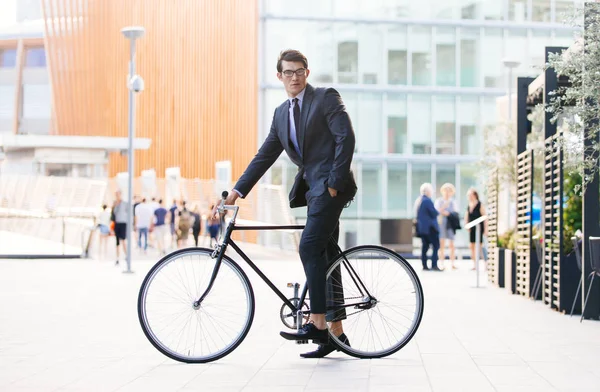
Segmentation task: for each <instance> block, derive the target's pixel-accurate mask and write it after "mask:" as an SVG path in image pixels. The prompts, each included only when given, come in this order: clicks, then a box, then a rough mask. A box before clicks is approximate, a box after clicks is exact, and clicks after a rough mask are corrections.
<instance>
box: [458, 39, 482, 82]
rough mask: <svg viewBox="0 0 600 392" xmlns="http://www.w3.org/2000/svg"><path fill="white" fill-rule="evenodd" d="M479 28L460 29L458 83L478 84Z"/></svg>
mask: <svg viewBox="0 0 600 392" xmlns="http://www.w3.org/2000/svg"><path fill="white" fill-rule="evenodd" d="M478 46H479V29H468V28H465V29H462V31H461V40H460V85H461V86H462V87H478V86H479V68H480V67H479V64H478V52H479V50H478V49H479V48H478Z"/></svg>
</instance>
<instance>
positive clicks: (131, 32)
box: [121, 26, 146, 273]
mask: <svg viewBox="0 0 600 392" xmlns="http://www.w3.org/2000/svg"><path fill="white" fill-rule="evenodd" d="M145 32H146V30H145V29H144V28H143V27H141V26H130V27H125V28H123V29H122V30H121V33H122V34H123V35H124V36H125V38H127V39H128V40H129V41H130V50H129V74H128V75H127V88H128V89H129V127H128V144H127V205H128V208H127V270H126V271H124V272H127V273H131V272H133V271H132V270H131V248H132V247H133V245H132V237H133V236H132V234H131V233H132V229H133V172H134V171H133V165H134V159H133V158H134V157H133V154H134V149H133V140H134V139H135V128H134V122H135V96H134V94H135V93H139V92H141V91H142V90H143V89H144V79H142V78H141V76H139V75H136V74H135V40H136V39H138V38H141V37H143V36H144V33H145Z"/></svg>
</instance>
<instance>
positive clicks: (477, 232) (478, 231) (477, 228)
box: [475, 224, 481, 288]
mask: <svg viewBox="0 0 600 392" xmlns="http://www.w3.org/2000/svg"><path fill="white" fill-rule="evenodd" d="M480 237H481V227H480V226H479V224H477V225H476V226H475V275H477V284H476V287H477V288H479V254H480V253H481V240H480Z"/></svg>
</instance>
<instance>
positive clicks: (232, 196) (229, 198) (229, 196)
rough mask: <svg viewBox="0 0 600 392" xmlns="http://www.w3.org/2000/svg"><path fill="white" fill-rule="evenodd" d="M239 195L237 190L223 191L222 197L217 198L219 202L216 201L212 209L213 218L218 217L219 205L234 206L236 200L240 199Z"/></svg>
mask: <svg viewBox="0 0 600 392" xmlns="http://www.w3.org/2000/svg"><path fill="white" fill-rule="evenodd" d="M238 197H240V196H239V195H238V193H237V192H235V191H231V192H229V193H228V192H223V195H222V197H221V198H220V199H219V200H217V202H216V203H215V207H214V208H213V210H212V217H213V219H216V217H217V214H218V213H219V207H220V206H222V205H223V206H232V205H235V201H236V200H237V199H238Z"/></svg>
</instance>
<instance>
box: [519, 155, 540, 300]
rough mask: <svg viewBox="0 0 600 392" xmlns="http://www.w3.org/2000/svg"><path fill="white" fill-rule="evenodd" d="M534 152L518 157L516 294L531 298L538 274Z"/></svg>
mask: <svg viewBox="0 0 600 392" xmlns="http://www.w3.org/2000/svg"><path fill="white" fill-rule="evenodd" d="M532 211H533V151H532V150H527V151H525V152H522V153H521V154H519V155H518V156H517V240H516V242H517V243H516V253H517V273H516V278H517V280H516V293H517V294H520V295H523V296H526V297H529V293H530V291H531V286H532V283H533V280H534V279H535V277H534V278H533V279H532V276H534V275H535V273H536V272H537V268H535V271H534V270H533V268H532V260H531V237H532V230H533V225H532Z"/></svg>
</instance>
